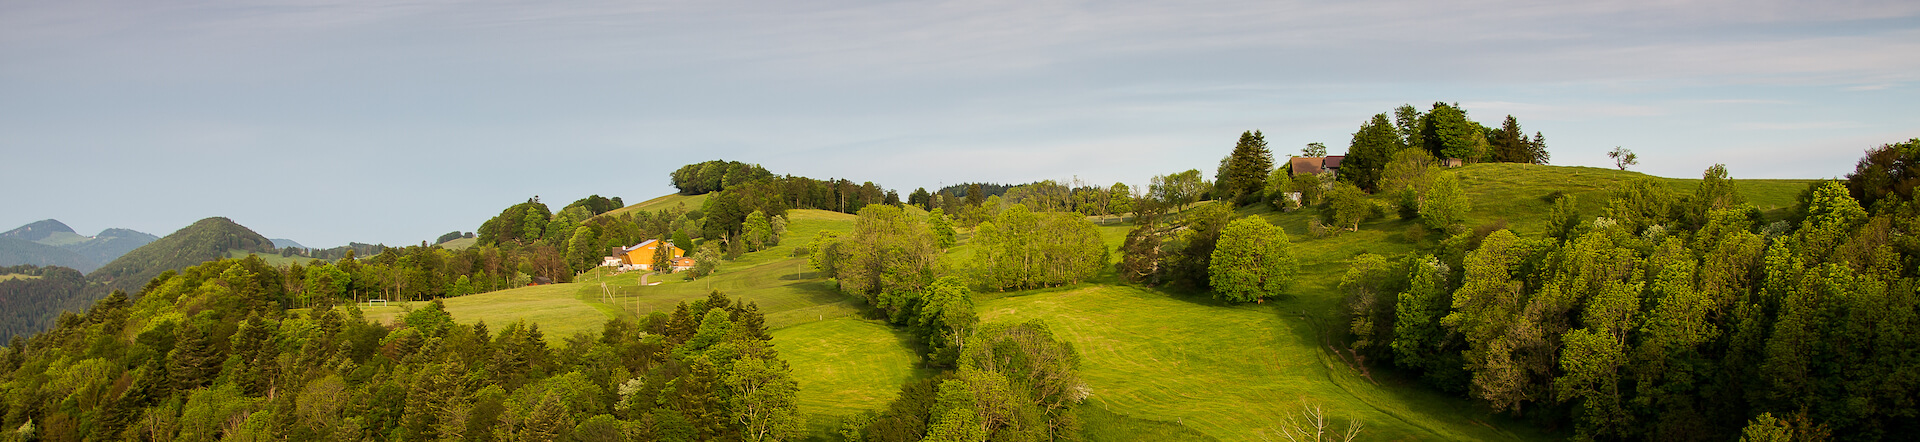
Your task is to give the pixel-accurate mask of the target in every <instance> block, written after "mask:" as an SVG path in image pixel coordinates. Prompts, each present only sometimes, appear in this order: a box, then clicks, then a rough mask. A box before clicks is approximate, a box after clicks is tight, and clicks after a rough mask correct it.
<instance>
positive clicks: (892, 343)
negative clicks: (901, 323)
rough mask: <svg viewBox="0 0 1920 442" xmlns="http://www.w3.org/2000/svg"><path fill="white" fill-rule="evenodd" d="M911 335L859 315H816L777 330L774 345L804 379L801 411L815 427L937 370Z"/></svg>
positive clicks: (875, 404) (873, 405)
mask: <svg viewBox="0 0 1920 442" xmlns="http://www.w3.org/2000/svg"><path fill="white" fill-rule="evenodd" d="M910 339H912V336H911V335H909V334H907V333H906V332H904V331H900V330H896V329H894V328H893V327H891V326H888V325H887V324H885V323H882V322H878V321H869V320H863V319H856V318H839V319H829V320H825V321H814V322H809V323H804V324H799V325H794V326H791V327H786V328H781V329H776V330H774V331H773V345H774V348H775V349H776V350H779V351H780V356H781V357H782V358H785V359H786V360H787V363H788V364H789V365H791V366H792V367H793V377H794V379H796V380H798V381H800V393H799V397H798V398H796V402H798V403H799V406H800V412H801V413H802V414H804V415H807V416H808V417H809V421H810V422H811V423H812V426H813V427H815V428H833V427H834V426H835V425H837V424H838V422H839V420H840V418H842V417H845V416H851V415H857V414H860V413H864V412H868V411H874V410H880V409H884V408H885V407H886V405H887V402H889V401H892V400H893V398H894V396H896V395H898V394H899V391H900V386H901V385H902V384H905V383H907V382H908V381H910V380H914V379H917V378H920V377H923V376H929V375H931V374H932V371H931V370H926V369H921V368H917V367H919V366H920V357H919V355H916V354H914V352H913V350H911V349H912V348H913V347H912V343H910V342H908V340H910Z"/></svg>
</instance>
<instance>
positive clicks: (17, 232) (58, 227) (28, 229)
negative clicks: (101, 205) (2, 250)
mask: <svg viewBox="0 0 1920 442" xmlns="http://www.w3.org/2000/svg"><path fill="white" fill-rule="evenodd" d="M56 233H74V232H73V228H72V227H67V224H66V223H62V222H60V221H59V220H54V219H43V220H39V221H34V222H31V223H27V225H24V226H20V227H17V228H14V229H13V230H8V231H6V232H4V233H0V237H4V238H18V239H24V240H27V241H40V240H42V239H46V238H48V237H50V236H53V234H56ZM75 235H76V236H77V235H78V234H75Z"/></svg>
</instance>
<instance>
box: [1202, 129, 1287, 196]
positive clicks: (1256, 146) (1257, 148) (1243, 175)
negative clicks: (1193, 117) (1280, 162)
mask: <svg viewBox="0 0 1920 442" xmlns="http://www.w3.org/2000/svg"><path fill="white" fill-rule="evenodd" d="M1272 170H1273V152H1272V151H1269V150H1267V139H1266V137H1265V136H1264V135H1261V134H1260V132H1259V131H1250V132H1242V133H1241V134H1240V141H1239V143H1237V144H1235V145H1234V146H1233V153H1231V154H1229V155H1227V158H1226V159H1225V160H1224V162H1223V164H1222V167H1221V171H1220V173H1219V174H1217V176H1215V177H1214V183H1215V185H1216V186H1217V189H1218V190H1219V192H1218V195H1215V196H1216V197H1218V198H1219V199H1222V200H1226V201H1233V202H1234V203H1235V204H1241V205H1246V204H1252V203H1255V202H1258V201H1259V200H1260V196H1261V194H1263V193H1264V191H1265V190H1266V180H1267V173H1268V172H1270V171H1272Z"/></svg>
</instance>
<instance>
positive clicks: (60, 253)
mask: <svg viewBox="0 0 1920 442" xmlns="http://www.w3.org/2000/svg"><path fill="white" fill-rule="evenodd" d="M7 233H13V232H7ZM17 265H35V266H42V267H44V266H60V267H66V268H70V269H74V270H78V271H81V272H91V271H93V269H96V268H100V262H99V261H95V260H92V259H88V258H87V257H86V256H82V255H81V254H79V253H76V252H74V251H72V250H67V249H64V248H60V247H54V246H50V245H46V244H41V243H37V242H33V241H27V240H24V239H20V238H17V237H10V236H0V267H9V266H17Z"/></svg>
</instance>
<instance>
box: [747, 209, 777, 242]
mask: <svg viewBox="0 0 1920 442" xmlns="http://www.w3.org/2000/svg"><path fill="white" fill-rule="evenodd" d="M740 230H741V233H740V235H741V237H743V239H745V240H746V241H747V251H759V250H761V249H763V248H765V247H767V246H768V243H769V242H770V241H771V240H772V238H771V237H772V236H773V226H772V224H771V223H769V222H768V221H767V214H766V213H764V212H761V211H758V210H755V211H753V213H749V214H747V220H746V222H745V223H744V224H742V225H741V227H740Z"/></svg>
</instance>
